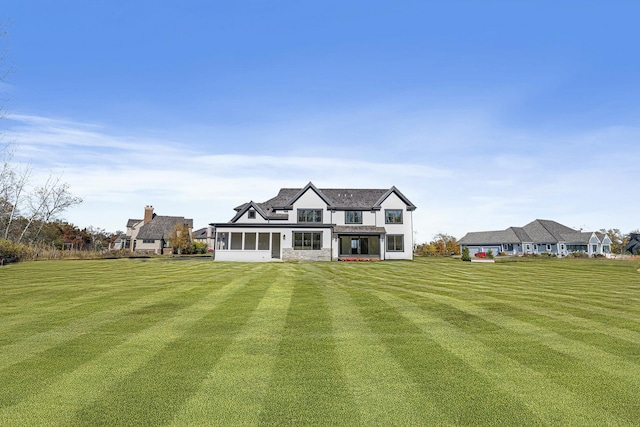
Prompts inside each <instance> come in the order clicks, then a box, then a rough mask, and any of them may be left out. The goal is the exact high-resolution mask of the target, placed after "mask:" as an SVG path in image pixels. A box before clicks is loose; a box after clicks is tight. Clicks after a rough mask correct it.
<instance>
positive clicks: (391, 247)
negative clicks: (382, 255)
mask: <svg viewBox="0 0 640 427" xmlns="http://www.w3.org/2000/svg"><path fill="white" fill-rule="evenodd" d="M402 251H404V235H402V234H395V235H394V234H387V252H402Z"/></svg>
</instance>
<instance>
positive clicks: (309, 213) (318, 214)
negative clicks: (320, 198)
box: [298, 209, 322, 222]
mask: <svg viewBox="0 0 640 427" xmlns="http://www.w3.org/2000/svg"><path fill="white" fill-rule="evenodd" d="M298 222H322V209H298Z"/></svg>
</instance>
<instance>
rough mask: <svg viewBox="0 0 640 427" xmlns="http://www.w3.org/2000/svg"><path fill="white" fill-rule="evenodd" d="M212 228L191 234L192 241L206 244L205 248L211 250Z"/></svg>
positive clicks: (201, 229) (205, 228)
mask: <svg viewBox="0 0 640 427" xmlns="http://www.w3.org/2000/svg"><path fill="white" fill-rule="evenodd" d="M213 233H214V231H213V227H211V226H209V227H204V228H200V229H198V230H196V231H194V232H193V241H194V242H200V243H206V245H207V248H209V249H213Z"/></svg>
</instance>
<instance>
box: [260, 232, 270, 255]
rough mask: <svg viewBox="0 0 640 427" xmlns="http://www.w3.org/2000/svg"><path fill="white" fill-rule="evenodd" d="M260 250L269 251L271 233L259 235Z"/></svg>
mask: <svg viewBox="0 0 640 427" xmlns="http://www.w3.org/2000/svg"><path fill="white" fill-rule="evenodd" d="M258 250H259V251H268V250H269V233H258Z"/></svg>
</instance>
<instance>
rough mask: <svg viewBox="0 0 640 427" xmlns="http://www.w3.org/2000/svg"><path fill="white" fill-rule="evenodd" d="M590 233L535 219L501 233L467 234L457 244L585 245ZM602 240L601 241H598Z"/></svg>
mask: <svg viewBox="0 0 640 427" xmlns="http://www.w3.org/2000/svg"><path fill="white" fill-rule="evenodd" d="M592 235H593V233H592V232H582V231H578V230H574V229H573V228H570V227H567V226H566V225H562V224H560V223H558V222H555V221H551V220H548V219H536V220H534V221H531V222H530V223H529V224H527V225H525V226H524V227H510V228H508V229H506V230H502V231H478V232H471V233H467V234H466V235H465V236H464V237H463V238H462V239H460V240H459V241H458V243H462V244H465V245H482V244H485V245H489V244H499V243H525V242H531V243H537V244H544V243H558V242H565V243H567V244H586V243H589V239H590V238H591V236H592ZM600 240H602V239H600Z"/></svg>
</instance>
